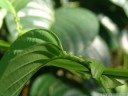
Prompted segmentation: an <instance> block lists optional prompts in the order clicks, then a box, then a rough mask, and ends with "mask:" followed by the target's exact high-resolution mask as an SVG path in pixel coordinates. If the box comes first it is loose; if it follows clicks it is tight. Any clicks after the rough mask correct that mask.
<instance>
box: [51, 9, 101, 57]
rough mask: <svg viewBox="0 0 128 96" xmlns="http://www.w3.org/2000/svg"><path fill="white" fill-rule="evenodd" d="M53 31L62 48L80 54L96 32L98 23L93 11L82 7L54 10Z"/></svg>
mask: <svg viewBox="0 0 128 96" xmlns="http://www.w3.org/2000/svg"><path fill="white" fill-rule="evenodd" d="M55 16H56V19H55V23H54V24H53V26H52V28H51V29H52V30H53V32H55V33H56V34H57V36H58V37H59V38H60V40H61V41H62V45H63V47H64V50H66V51H67V52H72V53H73V54H75V55H80V54H81V53H83V52H84V50H85V49H86V48H87V47H88V46H89V45H90V43H92V40H93V39H94V37H95V36H96V35H97V34H98V29H99V24H98V20H97V18H96V16H95V15H94V13H92V12H91V11H89V10H87V9H82V8H60V9H57V10H56V14H55Z"/></svg>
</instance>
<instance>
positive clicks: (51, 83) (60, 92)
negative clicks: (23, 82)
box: [30, 74, 86, 96]
mask: <svg viewBox="0 0 128 96" xmlns="http://www.w3.org/2000/svg"><path fill="white" fill-rule="evenodd" d="M42 95H43V96H86V95H85V93H83V92H82V90H80V89H78V88H76V87H74V86H71V84H70V83H67V82H66V83H65V82H63V81H61V80H59V78H57V77H55V76H53V75H51V74H44V75H41V76H39V77H38V78H37V79H36V80H35V81H34V82H33V84H32V87H31V89H30V96H42Z"/></svg>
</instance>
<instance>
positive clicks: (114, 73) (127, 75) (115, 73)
mask: <svg viewBox="0 0 128 96" xmlns="http://www.w3.org/2000/svg"><path fill="white" fill-rule="evenodd" d="M103 74H104V75H107V76H111V77H114V78H117V79H128V69H115V68H106V69H105V70H104V72H103Z"/></svg>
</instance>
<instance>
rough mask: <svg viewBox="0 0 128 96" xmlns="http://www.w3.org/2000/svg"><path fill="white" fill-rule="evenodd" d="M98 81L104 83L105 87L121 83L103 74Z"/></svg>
mask: <svg viewBox="0 0 128 96" xmlns="http://www.w3.org/2000/svg"><path fill="white" fill-rule="evenodd" d="M100 81H101V82H102V84H104V86H105V87H106V88H115V87H118V86H121V85H122V83H120V82H119V81H117V80H116V79H115V78H110V77H108V76H105V75H102V76H101V78H100Z"/></svg>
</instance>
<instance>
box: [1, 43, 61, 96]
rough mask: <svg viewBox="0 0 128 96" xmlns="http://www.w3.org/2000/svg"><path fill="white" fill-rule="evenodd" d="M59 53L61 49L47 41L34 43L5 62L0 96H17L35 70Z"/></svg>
mask: <svg viewBox="0 0 128 96" xmlns="http://www.w3.org/2000/svg"><path fill="white" fill-rule="evenodd" d="M59 55H62V50H61V49H60V48H59V47H57V46H55V45H53V44H48V43H44V44H39V45H34V46H32V47H30V48H27V49H25V50H24V51H23V52H21V53H19V54H18V55H17V56H16V57H14V58H13V59H11V60H10V61H9V62H8V64H7V63H5V65H6V69H5V70H4V72H3V74H2V76H1V78H0V85H1V86H0V96H17V95H18V94H19V93H20V92H21V90H22V88H23V86H24V85H25V83H26V82H27V81H28V80H29V79H30V77H31V76H32V75H33V74H34V73H35V72H37V71H38V70H39V69H40V68H41V67H42V66H44V64H46V63H47V62H49V61H50V60H52V58H54V57H56V56H59ZM0 69H1V68H0Z"/></svg>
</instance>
